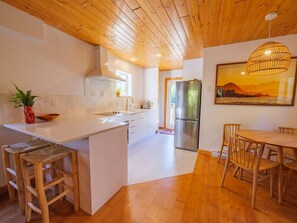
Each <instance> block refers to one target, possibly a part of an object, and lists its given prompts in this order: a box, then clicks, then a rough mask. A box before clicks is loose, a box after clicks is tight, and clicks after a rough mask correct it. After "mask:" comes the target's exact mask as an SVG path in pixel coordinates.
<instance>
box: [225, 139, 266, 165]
mask: <svg viewBox="0 0 297 223" xmlns="http://www.w3.org/2000/svg"><path fill="white" fill-rule="evenodd" d="M264 146H265V143H262V142H256V141H251V140H246V139H242V138H237V137H234V136H229V147H228V149H229V156H228V158H229V159H230V161H231V162H233V163H235V164H237V165H238V166H241V167H244V168H246V169H250V170H253V169H255V168H258V167H259V165H260V160H261V157H262V154H263V150H264Z"/></svg>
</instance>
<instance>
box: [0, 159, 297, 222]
mask: <svg viewBox="0 0 297 223" xmlns="http://www.w3.org/2000/svg"><path fill="white" fill-rule="evenodd" d="M223 167H224V166H223V164H217V160H216V158H214V157H211V156H209V155H205V154H200V155H198V158H197V162H196V166H195V169H194V172H193V174H186V175H181V176H176V177H170V178H165V179H160V180H155V181H151V182H146V183H140V184H135V185H129V186H126V187H123V188H122V189H121V190H120V191H119V192H118V193H117V194H116V195H115V196H113V197H112V198H111V199H110V200H109V201H108V202H107V203H106V204H105V205H104V206H103V207H102V208H101V209H100V210H99V211H98V212H97V213H96V214H95V215H94V216H89V215H87V214H86V213H84V212H83V211H78V212H74V211H73V206H72V204H70V203H69V202H67V201H65V200H64V201H59V202H58V203H56V204H54V205H53V206H52V207H51V208H50V219H51V222H52V223H58V222H59V223H62V222H63V223H103V222H111V223H122V222H123V223H130V222H131V223H132V222H133V223H136V222H137V223H138V222H139V223H152V222H155V223H159V222H160V223H163V222H170V223H174V222H176V223H179V222H181V223H195V222H236V223H238V222H253V223H254V222H269V223H270V222H282V223H286V222H296V221H297V187H296V186H295V187H294V186H293V187H291V188H289V190H288V194H287V197H286V199H285V202H284V204H282V205H280V204H279V203H278V200H277V197H276V196H277V191H276V188H275V193H274V195H275V197H274V198H273V199H271V198H270V197H269V190H268V184H267V183H268V182H267V183H266V182H263V185H261V186H259V187H258V197H257V202H256V209H252V208H251V192H252V185H251V183H250V182H249V181H247V180H239V179H238V178H234V177H233V176H232V171H231V170H230V171H228V174H227V176H226V181H225V187H224V188H222V187H220V180H221V175H222V172H223ZM248 177H249V176H248V175H245V178H248ZM293 181H294V183H293V184H295V185H296V184H297V174H296V175H295V176H294V178H293ZM40 220H41V218H40V216H39V215H38V214H33V216H32V222H33V223H34V222H40ZM0 222H1V223H8V222H14V223H15V222H25V219H24V216H23V215H22V214H21V213H20V210H19V208H18V206H17V203H10V201H9V200H8V196H7V195H4V196H2V197H1V198H0Z"/></svg>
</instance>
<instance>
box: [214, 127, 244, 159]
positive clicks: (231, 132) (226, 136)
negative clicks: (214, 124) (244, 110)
mask: <svg viewBox="0 0 297 223" xmlns="http://www.w3.org/2000/svg"><path fill="white" fill-rule="evenodd" d="M239 128H240V124H224V128H223V140H222V146H221V149H220V152H219V154H218V163H220V160H221V157H222V153H226V154H227V150H224V148H225V147H228V145H229V136H230V135H231V136H235V131H236V130H238V129H239Z"/></svg>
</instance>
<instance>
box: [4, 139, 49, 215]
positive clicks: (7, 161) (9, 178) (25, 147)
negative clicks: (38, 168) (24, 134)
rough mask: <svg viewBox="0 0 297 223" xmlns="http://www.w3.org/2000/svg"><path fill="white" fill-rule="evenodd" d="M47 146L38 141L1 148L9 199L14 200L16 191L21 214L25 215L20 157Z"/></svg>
mask: <svg viewBox="0 0 297 223" xmlns="http://www.w3.org/2000/svg"><path fill="white" fill-rule="evenodd" d="M49 145H50V143H48V142H46V141H44V140H39V139H38V140H32V141H29V142H21V143H16V144H12V145H5V146H2V158H3V164H4V170H5V175H6V182H7V188H8V194H9V199H10V200H11V201H14V200H15V190H16V191H17V194H18V201H19V206H20V208H21V211H22V213H23V214H24V213H25V194H24V184H23V175H22V171H21V163H20V161H21V160H20V155H21V154H24V153H28V152H32V151H35V150H38V149H41V148H44V147H46V146H49ZM11 161H12V162H11ZM12 163H13V165H12ZM13 166H14V167H13Z"/></svg>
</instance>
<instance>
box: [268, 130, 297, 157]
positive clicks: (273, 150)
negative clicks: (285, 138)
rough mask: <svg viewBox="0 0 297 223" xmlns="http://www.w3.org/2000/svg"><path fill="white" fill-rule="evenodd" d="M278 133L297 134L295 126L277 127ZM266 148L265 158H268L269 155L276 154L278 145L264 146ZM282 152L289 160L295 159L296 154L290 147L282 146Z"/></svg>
mask: <svg viewBox="0 0 297 223" xmlns="http://www.w3.org/2000/svg"><path fill="white" fill-rule="evenodd" d="M278 129H279V132H280V133H285V134H291V135H297V128H291V127H278ZM266 148H267V149H268V152H267V159H270V158H271V156H275V155H277V150H278V147H276V146H266ZM283 154H284V157H286V158H287V159H290V160H296V156H295V154H294V152H293V150H292V149H290V148H283Z"/></svg>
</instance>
